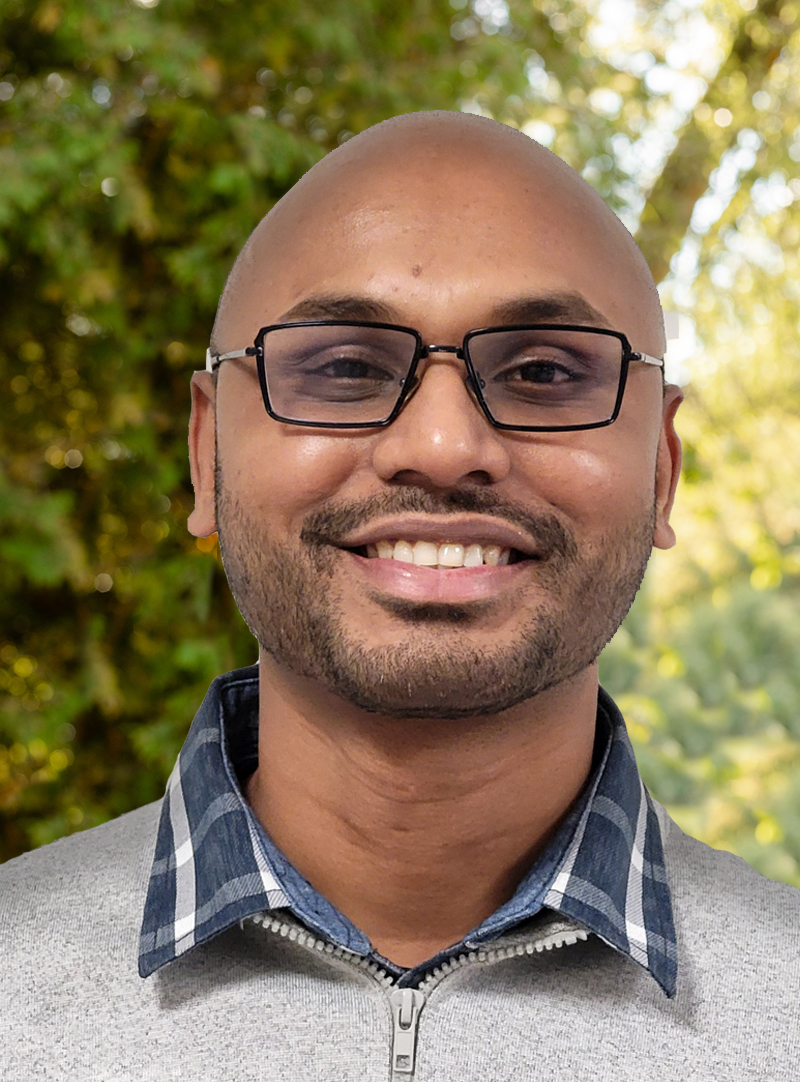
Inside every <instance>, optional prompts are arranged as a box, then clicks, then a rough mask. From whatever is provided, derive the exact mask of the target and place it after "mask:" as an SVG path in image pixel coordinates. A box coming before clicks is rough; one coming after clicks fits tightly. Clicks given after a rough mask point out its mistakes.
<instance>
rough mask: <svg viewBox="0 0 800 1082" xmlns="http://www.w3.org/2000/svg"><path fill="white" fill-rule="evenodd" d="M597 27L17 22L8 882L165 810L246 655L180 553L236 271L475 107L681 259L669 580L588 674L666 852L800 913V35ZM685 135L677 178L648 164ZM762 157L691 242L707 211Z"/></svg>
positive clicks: (522, 21)
mask: <svg viewBox="0 0 800 1082" xmlns="http://www.w3.org/2000/svg"><path fill="white" fill-rule="evenodd" d="M598 7H599V5H598V4H596V3H595V2H594V0H586V2H585V3H572V2H569V0H564V2H561V0H541V2H540V0H536V2H534V3H531V2H530V0H524V2H522V0H511V2H510V3H509V4H508V7H507V9H506V6H505V5H504V4H503V3H502V2H501V0H471V2H469V0H463V2H462V0H413V2H410V3H408V4H396V3H389V2H388V0H348V2H347V3H343V2H342V0H332V2H328V3H325V4H322V3H319V2H316V0H314V2H312V0H299V2H298V3H295V4H292V5H288V4H278V3H275V2H274V0H271V2H268V0H254V2H253V3H248V4H247V5H242V4H238V5H237V4H235V3H233V2H232V0H161V3H160V4H159V3H158V2H157V0H155V2H153V0H70V2H69V3H67V2H66V0H6V2H5V4H4V5H3V7H2V11H1V12H0V289H1V290H2V296H3V297H4V301H5V303H4V306H3V311H2V317H1V318H2V325H3V334H2V338H0V388H2V394H0V860H3V859H7V858H9V857H11V856H14V855H16V854H17V853H20V852H23V851H24V850H26V849H29V848H32V847H34V846H37V845H41V844H45V843H47V842H49V841H52V840H53V839H55V838H57V837H60V836H62V835H64V834H67V833H69V832H71V831H74V830H80V829H84V828H86V827H89V826H93V825H95V824H97V823H100V822H102V821H104V820H106V819H108V818H111V817H114V816H117V815H119V814H122V813H123V812H125V811H127V810H130V809H132V808H135V807H138V806H140V805H142V804H144V803H147V802H148V801H151V800H155V799H157V798H158V797H160V796H161V795H162V793H163V791H164V786H165V783H166V780H167V777H168V775H169V772H170V770H171V769H172V766H173V764H174V761H175V758H176V756H177V753H178V751H179V749H180V747H181V744H182V742H183V740H184V738H185V734H186V731H187V728H188V726H189V724H190V722H191V719H192V717H193V715H194V713H195V711H196V709H197V707H198V705H199V703H200V701H201V699H202V697H203V695H204V694H205V691H206V689H207V687H208V684H209V683H210V681H211V680H212V679H213V677H214V676H216V675H217V674H218V673H220V672H223V671H226V670H228V669H231V668H234V667H236V666H238V665H244V664H248V663H250V662H252V661H254V660H255V658H256V646H255V643H254V641H253V639H252V637H251V636H250V633H249V631H248V630H247V628H246V626H245V625H244V623H243V621H242V619H241V617H240V615H239V613H238V611H237V610H236V607H235V605H234V604H233V601H232V599H231V596H230V593H229V591H228V588H227V584H226V581H225V577H224V574H223V570H222V566H221V562H220V558H219V551H218V548H217V546H216V542H215V539H214V538H209V539H201V540H199V541H195V539H194V538H192V537H191V536H190V535H189V534H188V532H187V530H186V518H187V516H188V513H189V511H190V509H191V506H192V492H191V486H190V483H189V476H188V457H187V448H186V431H187V423H188V414H189V392H188V383H189V375H190V373H191V371H192V370H194V369H196V368H201V367H202V366H203V356H204V353H205V348H206V346H207V344H208V337H209V333H210V330H211V325H212V322H213V316H214V311H215V307H216V304H217V300H218V297H219V294H220V292H221V289H222V286H223V283H224V280H225V277H226V275H227V273H228V270H229V269H230V266H231V264H232V262H233V259H234V258H235V256H236V254H237V252H238V250H239V248H240V247H241V245H242V244H243V242H244V241H245V239H246V237H247V235H248V234H249V232H250V231H251V229H252V228H253V226H254V225H255V224H256V222H257V221H258V220H259V219H260V218H261V217H262V216H263V215H264V214H265V213H266V212H267V211H268V210H269V208H270V207H271V206H272V205H273V204H274V202H275V201H276V200H277V199H278V198H280V196H281V195H282V194H283V193H284V192H285V191H287V190H288V188H289V187H291V186H292V185H293V184H294V183H295V182H296V181H297V180H298V179H299V178H300V177H301V176H302V175H303V173H304V172H305V171H306V170H307V169H308V168H309V167H310V166H311V165H312V164H313V163H314V162H316V161H317V160H319V158H320V157H321V156H322V155H323V154H325V153H326V152H328V151H330V150H332V149H333V148H335V147H336V146H337V145H339V144H340V143H341V142H343V141H344V140H346V139H347V138H349V137H350V135H351V134H352V133H355V132H359V131H361V130H363V129H364V128H365V127H368V126H370V125H372V124H374V123H377V122H378V121H380V120H382V119H384V118H386V117H389V116H394V115H397V114H399V113H405V112H410V111H415V110H421V109H436V108H444V109H457V108H460V109H464V110H467V111H471V112H480V113H484V114H485V115H491V116H494V117H496V118H497V119H499V120H502V121H504V122H505V123H508V124H511V125H513V126H517V127H524V128H525V130H526V131H528V132H529V133H530V134H533V135H534V137H536V138H539V139H541V140H543V141H545V142H549V143H551V144H552V147H553V149H554V150H555V152H556V153H558V154H559V155H561V156H562V157H563V158H564V159H565V160H567V161H568V162H569V163H570V164H571V165H573V166H574V167H575V168H577V169H579V170H580V171H582V172H583V175H584V176H585V177H586V178H587V179H588V180H589V181H590V183H592V184H593V185H594V186H595V187H596V188H597V190H598V191H599V192H600V193H601V194H602V195H603V197H604V198H606V199H607V200H608V201H609V203H610V204H611V205H612V206H613V207H614V208H615V209H617V210H618V212H619V213H620V214H621V216H622V217H623V220H625V221H626V222H629V223H631V225H634V224H635V222H636V221H637V218H638V216H639V214H640V212H641V229H640V234H639V237H640V239H641V241H642V243H643V246H644V247H645V249H646V251H647V254H648V257H649V258H650V259H651V263H652V265H653V266H654V267H658V266H662V265H663V267H664V268H666V266H667V263H668V261H669V258H670V256H671V255H672V253H673V252H674V251H675V250H676V248H677V247H678V245H679V244H683V246H684V254H683V255H682V256H681V257H679V258H685V251H686V250H692V251H695V252H696V253H697V266H696V267H695V269H694V271H693V272H692V273H693V280H692V282H691V284H690V285H688V286H687V285H686V275H685V274H684V275H683V278H681V277H680V276H679V277H678V278H677V279H675V280H668V281H667V282H666V283H665V284H664V286H663V289H662V294H663V297H664V299H665V302H666V306H667V307H670V308H673V309H676V310H682V311H684V312H685V313H686V314H687V316H691V319H692V321H693V323H694V326H695V331H696V334H697V337H698V341H699V343H700V351H699V352H698V355H697V357H696V358H695V360H694V361H693V362H692V371H691V376H692V382H691V388H690V390H689V392H688V395H687V402H686V404H685V405H684V406H683V407H682V410H681V413H680V414H679V429H680V431H681V434H682V436H683V439H684V445H685V451H686V462H685V470H684V477H683V482H682V489H681V492H680V494H679V497H678V502H677V505H676V508H675V514H674V522H675V525H676V529H677V533H678V539H679V540H678V547H677V548H676V549H674V550H672V551H670V552H668V553H657V554H656V555H655V556H654V559H653V563H652V567H651V570H650V571H649V572H648V576H647V579H646V585H645V588H644V589H643V591H642V592H641V594H640V597H639V598H638V599H637V602H636V604H635V605H634V608H633V610H632V612H631V614H630V616H629V617H628V619H627V620H626V622H625V624H624V625H623V628H622V629H621V630H620V632H619V633H618V635H617V636H616V638H615V639H614V640H613V641H612V643H611V644H610V645H609V647H608V648H607V650H606V652H605V653H604V655H603V658H602V659H601V677H602V680H603V682H604V684H605V685H606V686H607V687H608V689H609V690H610V691H611V693H612V694H614V695H615V696H616V697H617V699H618V701H619V702H620V705H621V706H622V708H623V710H624V712H625V714H626V717H627V718H628V720H629V727H630V731H631V734H632V737H633V740H634V744H635V746H636V750H637V755H638V757H639V761H640V765H641V767H642V771H643V774H644V776H645V780H646V782H647V784H648V785H649V786H650V788H651V790H652V791H653V793H654V794H655V795H656V797H658V798H659V799H660V800H662V801H663V802H664V803H666V804H667V806H668V807H669V809H670V811H671V812H672V813H673V815H675V817H676V818H677V819H678V821H679V822H681V823H682V825H684V826H685V828H686V829H687V830H689V831H690V832H691V833H694V834H696V835H697V836H699V837H702V838H704V839H705V840H707V841H709V842H710V843H711V844H714V845H719V846H721V847H725V848H730V849H733V850H735V851H737V852H740V853H741V854H742V855H743V856H745V858H746V859H748V860H749V861H750V862H751V863H753V864H754V865H755V866H756V867H758V868H760V869H761V870H762V871H764V872H765V873H766V874H769V875H772V876H774V877H775V878H780V879H785V880H787V881H790V882H795V883H798V885H800V812H798V810H797V809H798V808H800V800H799V799H798V798H800V724H798V720H797V718H798V716H800V711H799V710H798V705H800V676H797V675H796V669H797V666H796V665H795V664H794V659H795V658H796V657H797V656H798V654H800V615H798V614H800V606H799V605H798V604H797V602H798V586H799V585H800V540H799V539H798V531H800V511H798V508H800V491H799V490H798V481H797V479H796V474H797V471H796V469H795V468H794V463H795V462H796V461H798V458H800V427H799V426H798V421H797V418H798V416H800V367H798V365H799V364H800V349H799V348H798V346H797V331H798V323H797V301H798V298H799V297H800V288H799V287H798V286H797V284H796V283H797V278H798V271H799V270H800V267H798V260H797V246H798V241H800V211H799V210H798V207H800V202H797V203H795V202H794V198H795V195H798V196H800V187H798V189H797V191H795V188H794V187H792V186H791V185H792V183H793V178H795V177H796V175H797V172H798V169H797V165H796V162H797V161H798V160H800V141H796V139H795V132H797V131H800V93H799V92H798V90H797V87H798V86H800V70H799V69H798V59H797V52H796V35H795V31H794V25H795V21H796V20H797V18H798V17H799V16H798V12H797V11H796V10H795V6H794V5H793V4H792V3H788V2H778V0H760V2H759V3H757V4H755V5H754V4H753V3H751V2H749V3H748V4H746V5H740V4H738V3H734V0H706V2H705V3H704V4H702V5H699V6H698V5H691V4H683V3H680V2H678V0H671V2H670V3H668V4H645V3H642V4H640V5H639V17H638V19H637V20H636V21H635V22H632V24H631V27H630V28H629V31H628V32H627V38H626V43H625V48H622V47H621V46H619V44H617V45H615V46H613V47H612V46H609V47H608V48H605V47H603V46H602V34H599V33H598V32H597V31H598V26H599V22H598V14H597V11H598ZM745 8H746V10H745ZM694 9H697V10H696V11H695V10H694ZM698 12H699V13H700V14H699V15H698ZM700 15H702V16H703V17H705V18H706V19H707V20H708V22H709V24H710V25H712V26H713V27H714V29H715V33H716V34H717V44H718V48H719V51H720V57H719V59H720V62H721V65H720V71H719V74H718V76H717V78H716V79H712V80H711V85H710V86H709V87H708V88H707V91H706V93H705V96H704V100H701V101H700V103H699V104H698V105H697V107H696V108H694V110H693V112H690V113H689V114H688V115H687V116H685V117H684V118H683V120H682V121H680V122H678V121H677V120H676V119H675V116H676V108H677V107H676V105H675V103H674V102H673V101H672V99H671V98H670V95H669V94H668V93H667V92H666V91H664V90H663V89H658V85H657V83H658V80H657V79H653V78H651V76H652V75H653V72H655V73H656V74H658V73H659V72H660V73H661V74H662V75H663V73H664V72H666V71H667V69H668V68H669V63H668V60H669V57H670V55H671V54H670V49H671V48H673V47H674V46H675V45H676V43H677V44H680V42H681V41H685V40H687V39H688V38H690V37H691V35H692V33H693V32H694V31H693V27H694V25H695V24H694V23H692V20H693V19H696V18H697V17H700ZM600 29H602V27H600ZM673 55H674V54H673ZM725 56H727V60H726V59H725ZM630 58H633V59H630ZM687 71H688V73H689V74H691V64H689V67H688V68H687ZM698 78H699V76H698ZM676 125H677V131H676V135H675V137H674V138H673V139H672V142H670V141H669V139H668V140H667V142H666V151H669V148H670V146H673V145H674V150H673V151H672V153H671V154H670V155H669V157H668V159H667V161H666V163H662V164H661V165H657V166H656V167H655V168H653V166H652V163H651V164H649V165H648V164H645V165H641V162H640V163H639V164H638V165H637V153H639V150H638V149H637V148H642V147H645V145H646V144H647V140H648V138H649V134H650V133H652V132H653V131H658V130H661V129H664V128H669V129H670V130H671V128H672V127H675V126H676ZM670 126H671V127H670ZM737 140H738V142H737ZM747 147H751V148H752V154H751V158H752V160H750V159H747V160H745V159H742V161H743V164H742V165H741V167H740V168H739V175H738V179H737V180H736V183H735V185H734V187H735V189H736V190H735V192H734V194H733V198H732V199H731V201H730V203H729V205H728V206H727V208H725V207H724V201H723V204H722V205H721V209H720V213H721V215H722V217H721V218H720V220H719V222H718V223H717V224H716V225H715V226H714V228H708V227H706V228H705V229H703V228H702V227H701V225H698V222H697V220H696V218H693V217H692V215H693V212H694V211H695V207H696V204H697V200H698V198H699V197H700V196H702V195H703V192H704V191H705V188H706V185H707V183H709V182H710V183H711V184H712V187H713V184H714V179H715V177H717V176H718V175H719V174H720V173H721V172H722V169H721V166H722V165H724V163H725V161H726V160H727V159H726V155H728V154H729V153H738V152H739V151H741V150H742V149H743V148H744V150H746V149H747ZM698 148H699V150H698ZM648 154H649V157H648ZM652 157H653V155H652V152H648V151H646V147H645V150H642V152H641V161H645V163H647V162H650V161H651V159H652ZM745 158H746V155H745ZM410 167H411V168H413V163H410ZM659 170H660V179H659V175H658V174H659ZM715 170H717V172H715ZM797 183H798V184H800V182H797ZM787 185H788V187H787ZM648 189H652V190H651V197H650V198H649V200H648V199H647V197H646V196H647V190H648ZM787 192H788V193H789V194H788V195H787V194H786V193H787ZM690 220H691V223H693V224H694V226H695V227H696V228H694V229H693V228H692V225H691V224H690ZM687 246H688V247H687Z"/></svg>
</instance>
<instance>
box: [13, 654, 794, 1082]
mask: <svg viewBox="0 0 800 1082" xmlns="http://www.w3.org/2000/svg"><path fill="white" fill-rule="evenodd" d="M257 689H258V674H257V671H256V670H255V668H254V667H253V668H250V669H242V670H236V671H235V672H233V673H228V674H225V675H224V676H221V677H218V678H217V680H215V681H214V683H213V684H212V686H211V688H210V689H209V693H208V695H207V696H206V699H205V700H204V703H203V705H202V707H201V709H200V710H199V711H198V714H197V717H196V718H195V721H194V722H193V724H192V727H191V729H190V732H189V735H188V737H187V740H186V743H185V744H184V747H183V749H182V750H181V754H180V756H179V758H178V762H177V763H176V767H175V770H174V771H173V774H172V776H171V778H170V781H169V783H168V786H167V792H166V793H165V796H164V798H163V799H162V800H159V801H156V802H154V803H153V804H149V805H147V806H145V807H143V808H139V809H138V810H137V811H134V812H131V813H129V814H127V815H124V816H121V817H120V818H119V819H116V820H113V821H112V822H109V823H106V824H105V825H103V826H101V827H96V828H94V829H91V830H87V831H85V832H83V833H80V834H75V835H72V836H71V837H69V838H65V839H62V840H61V841H58V842H55V843H53V844H52V845H48V846H44V847H43V848H41V849H38V850H35V851H33V852H31V853H26V854H24V855H23V856H21V857H18V858H16V859H15V860H11V861H8V862H7V863H6V864H4V865H0V1082H39V1080H42V1082H44V1080H69V1082H73V1080H74V1082H140V1080H141V1082H149V1080H152V1082H167V1080H173V1079H181V1080H192V1082H194V1080H195V1079H197V1080H200V1082H223V1080H224V1082H256V1080H259V1082H278V1080H280V1082H305V1080H308V1082H312V1080H313V1082H348V1080H352V1082H375V1080H380V1082H384V1080H385V1082H469V1080H472V1079H475V1080H476V1082H478V1080H480V1082H508V1080H510V1079H524V1080H531V1082H534V1080H535V1082H540V1080H541V1082H555V1080H558V1082H561V1080H569V1082H573V1080H574V1082H626V1080H629V1082H650V1080H652V1082H656V1080H657V1082H689V1080H693V1079H697V1080H698V1082H701V1080H702V1082H725V1080H730V1082H779V1080H781V1082H782V1080H798V1082H800V1064H799V1063H798V1060H800V1054H799V1053H800V935H799V934H798V933H800V891H798V890H796V889H795V888H793V887H789V886H786V885H784V884H780V883H774V882H772V881H770V880H768V879H765V878H764V877H763V876H761V875H759V874H758V873H757V872H755V871H754V870H753V869H752V868H750V867H749V866H748V865H747V864H746V863H745V862H744V861H742V860H740V859H739V858H737V857H734V856H732V855H731V854H729V853H725V852H717V851H715V850H713V849H710V848H709V847H708V846H706V845H703V844H702V843H701V842H699V841H697V840H695V839H693V838H690V837H688V836H687V835H685V834H684V833H683V832H682V831H681V830H680V829H679V828H678V827H677V825H676V824H675V823H674V822H673V821H672V820H671V819H670V818H669V816H668V815H667V813H666V811H665V810H664V808H662V807H661V805H659V804H658V803H657V802H656V801H654V800H653V799H652V797H651V796H650V794H648V793H647V792H646V790H645V789H644V787H643V786H642V784H641V780H640V778H639V775H638V771H637V769H636V765H635V758H634V756H633V752H632V749H631V748H630V743H629V741H628V739H627V734H626V733H625V726H624V721H623V720H622V717H621V715H620V714H619V711H618V710H617V709H616V707H615V706H614V704H613V702H612V701H611V699H610V698H609V697H608V696H607V695H606V694H605V693H604V692H602V691H601V692H600V693H599V699H598V740H597V746H596V756H595V763H594V766H593V770H592V775H591V777H590V779H589V782H588V783H587V788H586V791H585V793H584V794H583V796H582V797H581V800H580V801H579V802H578V803H577V804H576V806H575V807H574V808H573V809H572V810H571V812H570V814H569V815H568V816H566V817H565V820H564V822H563V824H562V827H561V829H560V830H559V832H558V833H557V835H556V837H555V839H554V841H553V842H552V843H551V844H550V845H549V846H548V849H547V850H546V852H545V853H544V854H543V855H542V856H541V857H540V858H539V859H538V861H537V863H536V865H535V866H534V867H533V868H532V869H531V871H530V873H529V874H528V875H527V876H526V877H525V878H524V879H523V881H522V883H521V884H520V886H519V888H518V890H517V892H516V893H515V895H514V897H513V898H512V899H511V900H510V901H509V902H507V903H506V904H505V905H504V906H501V907H500V909H499V910H498V911H497V912H496V913H495V914H493V915H492V916H491V917H490V918H488V919H487V920H486V921H485V922H484V923H483V924H482V925H481V926H480V927H479V928H477V929H474V930H473V931H472V932H470V933H469V934H468V935H467V936H466V937H465V938H464V940H462V942H461V943H459V944H455V945H454V946H453V947H452V948H448V950H447V951H443V952H442V953H441V955H438V956H437V957H436V958H434V959H431V960H430V962H429V963H425V964H423V965H420V966H418V967H416V968H415V969H413V970H405V971H404V970H402V969H401V968H400V967H397V966H393V965H392V963H390V962H389V961H388V960H386V959H382V958H381V956H380V955H378V954H377V953H376V952H375V951H374V949H372V947H371V944H370V943H369V940H368V939H367V938H366V936H364V934H363V932H361V931H360V930H359V929H357V928H355V927H354V926H353V925H352V924H351V923H350V922H349V921H348V920H347V918H346V917H345V916H344V915H343V914H341V913H339V912H338V911H337V910H335V909H334V908H333V907H332V906H331V904H330V903H329V902H327V900H326V899H324V898H323V897H322V896H321V895H319V894H318V893H317V892H316V891H314V889H313V887H312V886H311V885H310V884H309V883H307V882H306V881H305V880H303V879H302V877H300V876H299V875H298V873H297V872H296V870H294V869H293V868H292V866H291V865H290V863H289V862H288V860H287V859H286V857H285V856H284V855H283V854H281V853H280V851H278V850H277V849H276V847H275V846H274V844H273V843H271V841H270V839H269V838H268V837H267V836H266V834H265V832H264V831H263V828H262V827H261V826H260V824H259V823H258V821H257V820H256V819H255V817H254V816H253V814H252V810H251V809H249V806H248V805H247V804H246V802H245V801H244V800H243V798H242V792H241V784H240V783H241V780H242V779H243V778H244V777H246V776H248V775H249V773H250V772H252V770H253V769H254V768H255V765H256V762H257V750H256V749H257V728H258V690H257Z"/></svg>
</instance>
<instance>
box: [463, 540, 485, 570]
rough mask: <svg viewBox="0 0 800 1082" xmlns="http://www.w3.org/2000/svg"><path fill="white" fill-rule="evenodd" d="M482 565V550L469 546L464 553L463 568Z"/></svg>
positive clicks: (478, 547)
mask: <svg viewBox="0 0 800 1082" xmlns="http://www.w3.org/2000/svg"><path fill="white" fill-rule="evenodd" d="M482 563H483V549H482V548H481V546H480V545H470V546H469V548H468V549H467V550H466V552H465V553H464V567H480V566H481V564H482Z"/></svg>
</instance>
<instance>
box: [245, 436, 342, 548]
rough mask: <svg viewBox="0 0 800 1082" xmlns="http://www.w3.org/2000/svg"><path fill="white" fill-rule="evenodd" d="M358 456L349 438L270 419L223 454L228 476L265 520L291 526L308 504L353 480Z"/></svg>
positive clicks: (294, 526)
mask: <svg viewBox="0 0 800 1082" xmlns="http://www.w3.org/2000/svg"><path fill="white" fill-rule="evenodd" d="M360 461H361V455H360V453H359V450H358V448H357V447H354V445H353V441H352V438H351V439H348V438H343V437H339V436H320V435H316V434H315V435H311V434H308V433H306V432H304V431H303V430H302V429H299V428H292V427H291V426H289V425H280V424H278V423H277V422H273V421H271V420H269V419H268V421H267V424H265V425H261V426H260V429H259V431H258V433H257V434H253V435H252V436H251V438H249V439H247V440H242V441H241V442H240V443H239V445H238V447H237V448H236V449H233V448H231V449H230V450H229V451H226V453H225V456H224V463H225V476H226V482H227V483H229V484H231V485H232V486H233V487H235V489H236V491H237V492H238V493H239V494H240V496H241V498H242V499H245V500H247V501H249V503H250V506H251V507H252V508H253V511H254V513H256V514H258V515H260V516H261V517H262V518H263V520H264V524H265V526H266V525H267V524H268V522H269V523H273V524H275V526H276V527H277V528H278V529H279V530H281V529H283V530H286V529H291V530H293V531H294V532H296V531H297V529H298V528H299V525H300V523H301V520H302V519H303V518H304V516H305V515H306V514H307V513H308V512H309V511H310V510H312V509H316V508H318V507H319V505H320V503H323V502H324V501H326V500H329V499H331V498H335V497H336V495H337V493H338V492H339V491H340V490H341V489H342V488H343V487H344V486H345V485H347V484H348V482H350V483H351V484H352V478H353V475H354V474H355V473H357V471H358V468H359V463H360Z"/></svg>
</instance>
